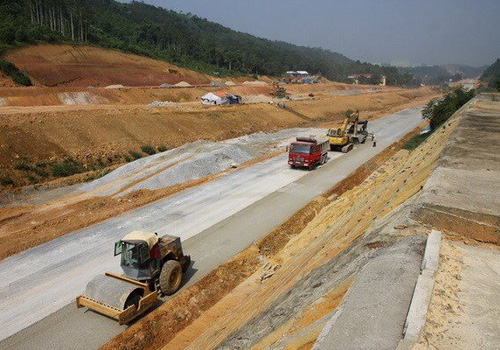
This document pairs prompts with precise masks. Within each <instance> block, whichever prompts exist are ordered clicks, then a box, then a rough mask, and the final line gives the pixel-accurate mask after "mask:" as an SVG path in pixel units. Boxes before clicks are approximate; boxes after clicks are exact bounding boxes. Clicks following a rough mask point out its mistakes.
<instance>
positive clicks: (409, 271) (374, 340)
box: [314, 236, 425, 350]
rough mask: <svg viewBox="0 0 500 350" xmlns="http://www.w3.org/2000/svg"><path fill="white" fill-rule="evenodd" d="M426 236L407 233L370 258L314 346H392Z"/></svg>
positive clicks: (330, 348)
mask: <svg viewBox="0 0 500 350" xmlns="http://www.w3.org/2000/svg"><path fill="white" fill-rule="evenodd" d="M424 241H425V238H424V237H421V236H415V237H407V238H403V239H401V240H400V241H399V242H397V243H396V244H394V245H393V246H391V247H389V248H385V251H384V252H381V253H380V255H379V256H377V257H375V258H374V259H372V260H370V262H369V263H368V264H367V265H366V266H365V267H364V268H363V269H362V271H361V272H360V273H359V275H358V276H357V278H356V281H355V282H354V283H353V285H352V286H351V288H350V289H349V292H348V293H347V295H346V296H345V297H344V300H343V302H342V305H341V306H340V308H341V314H340V315H339V316H338V318H337V319H336V321H335V322H334V323H333V324H331V323H330V324H329V325H327V327H329V328H330V329H329V330H327V333H326V334H324V333H323V334H322V335H321V337H320V338H318V340H317V342H316V344H315V346H314V349H316V350H321V349H328V350H337V349H338V350H349V349H352V350H354V349H356V350H357V349H366V350H369V349H373V350H375V349H377V350H384V349H391V350H393V349H395V348H396V347H397V345H398V343H399V341H400V340H401V332H402V330H403V326H404V324H405V320H406V314H407V311H408V308H409V306H410V302H411V299H412V295H413V290H414V287H415V283H416V282H417V279H418V276H419V274H420V266H421V264H422V256H423V248H424Z"/></svg>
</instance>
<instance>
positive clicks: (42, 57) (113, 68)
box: [5, 45, 211, 87]
mask: <svg viewBox="0 0 500 350" xmlns="http://www.w3.org/2000/svg"><path fill="white" fill-rule="evenodd" d="M5 57H6V59H7V60H9V61H11V62H13V63H14V64H15V65H16V66H17V67H19V68H20V69H21V70H22V71H25V72H26V73H27V74H28V75H29V76H30V77H31V78H32V79H33V80H34V82H35V83H36V84H39V85H45V86H57V85H66V86H80V87H87V86H89V85H92V86H108V85H112V84H122V85H127V86H141V85H142V86H144V85H156V86H157V85H160V84H162V83H170V84H175V83H178V82H180V81H186V82H188V83H190V84H203V83H208V82H210V80H211V79H210V77H209V76H207V75H204V74H201V73H196V72H194V71H190V70H188V69H184V68H180V67H177V66H175V65H172V64H168V63H166V62H162V61H157V60H153V59H150V58H147V57H142V56H138V55H133V54H128V53H123V52H118V51H113V50H106V49H101V48H97V47H92V46H83V45H82V46H80V45H78V46H70V45H34V46H28V47H25V48H22V49H19V50H14V51H11V52H9V53H8V54H7V55H6V56H5Z"/></svg>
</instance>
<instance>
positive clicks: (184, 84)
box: [174, 81, 191, 87]
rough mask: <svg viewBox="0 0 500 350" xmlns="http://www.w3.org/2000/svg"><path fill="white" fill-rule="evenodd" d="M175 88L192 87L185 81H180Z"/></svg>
mask: <svg viewBox="0 0 500 350" xmlns="http://www.w3.org/2000/svg"><path fill="white" fill-rule="evenodd" d="M174 86H177V87H190V86H191V84H189V83H188V82H185V81H180V82H178V83H177V84H175V85H174Z"/></svg>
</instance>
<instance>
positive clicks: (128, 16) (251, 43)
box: [0, 0, 419, 86]
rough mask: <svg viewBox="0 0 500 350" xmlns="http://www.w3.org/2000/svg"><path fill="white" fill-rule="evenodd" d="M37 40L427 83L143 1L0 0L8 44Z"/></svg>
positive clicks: (222, 70)
mask: <svg viewBox="0 0 500 350" xmlns="http://www.w3.org/2000/svg"><path fill="white" fill-rule="evenodd" d="M37 42H48V43H56V42H76V43H88V44H93V45H98V46H102V47H106V48H112V49H118V50H122V51H125V52H131V53H136V54H140V55H145V56H149V57H152V58H155V59H160V60H165V61H169V62H172V63H175V64H178V65H181V66H184V67H187V68H190V69H195V70H198V71H201V72H205V73H209V74H216V75H217V74H220V75H221V76H230V75H241V74H259V75H270V76H280V75H282V74H283V73H284V72H285V71H287V70H299V69H300V70H307V71H309V72H310V73H312V74H320V75H321V76H324V77H326V78H328V79H331V80H335V81H345V82H348V79H347V76H349V75H350V74H355V73H370V74H374V75H378V76H380V75H385V76H386V77H387V84H388V85H407V86H417V85H419V81H418V80H416V79H414V78H413V76H412V75H410V74H406V73H405V74H400V73H399V72H398V70H397V68H394V67H380V66H377V65H372V64H369V63H362V62H360V61H354V60H351V59H349V58H347V57H345V56H343V55H341V54H339V53H335V52H332V51H329V50H324V49H321V48H310V47H303V46H296V45H292V44H289V43H286V42H282V41H272V40H268V39H263V38H258V37H255V36H253V35H249V34H245V33H241V32H237V31H234V30H231V29H229V28H226V27H224V26H222V25H220V24H217V23H213V22H210V21H208V20H207V19H205V18H200V17H198V16H195V15H192V14H189V13H188V14H182V13H177V12H174V11H171V10H166V9H162V8H159V7H155V6H151V5H147V4H144V3H142V2H137V1H132V2H131V3H120V2H117V1H114V0H17V1H14V0H4V1H3V3H2V4H1V5H0V50H2V49H4V50H5V49H9V48H12V47H15V46H18V45H22V44H26V43H37ZM2 43H3V47H2Z"/></svg>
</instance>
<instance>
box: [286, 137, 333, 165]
mask: <svg viewBox="0 0 500 350" xmlns="http://www.w3.org/2000/svg"><path fill="white" fill-rule="evenodd" d="M327 154H328V140H322V141H318V140H317V139H315V138H310V137H297V139H296V141H294V142H292V143H291V144H290V146H289V150H288V164H289V165H290V167H292V168H296V167H299V168H308V169H309V170H312V169H313V168H314V167H315V166H317V165H321V164H324V163H326V160H327Z"/></svg>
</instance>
